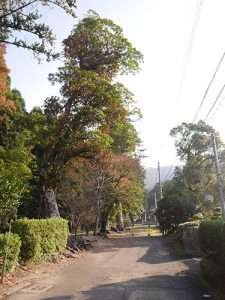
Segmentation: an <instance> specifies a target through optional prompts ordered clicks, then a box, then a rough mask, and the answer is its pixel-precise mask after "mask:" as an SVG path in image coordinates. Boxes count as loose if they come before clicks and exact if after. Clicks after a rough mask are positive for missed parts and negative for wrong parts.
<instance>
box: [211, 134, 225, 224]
mask: <svg viewBox="0 0 225 300" xmlns="http://www.w3.org/2000/svg"><path fill="white" fill-rule="evenodd" d="M211 138H212V146H213V152H214V159H215V163H216V174H217V183H218V191H219V195H220V203H221V208H222V215H223V220H225V207H224V196H223V187H222V177H221V173H220V165H219V159H218V152H217V146H216V139H215V135H214V134H212V135H211Z"/></svg>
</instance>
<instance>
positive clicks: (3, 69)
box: [0, 44, 15, 119]
mask: <svg viewBox="0 0 225 300" xmlns="http://www.w3.org/2000/svg"><path fill="white" fill-rule="evenodd" d="M5 54H6V47H5V46H4V45H1V44H0V117H1V119H2V118H3V115H4V113H5V111H6V110H10V111H13V110H15V105H14V102H13V101H11V100H10V99H8V97H7V95H6V94H7V92H8V86H7V78H8V75H9V69H8V68H7V66H6V62H5Z"/></svg>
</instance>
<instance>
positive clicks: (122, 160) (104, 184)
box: [59, 150, 143, 234]
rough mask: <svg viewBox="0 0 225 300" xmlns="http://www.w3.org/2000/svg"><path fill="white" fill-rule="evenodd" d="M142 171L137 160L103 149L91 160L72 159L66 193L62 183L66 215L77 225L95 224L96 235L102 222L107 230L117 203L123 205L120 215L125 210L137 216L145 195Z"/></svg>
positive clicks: (102, 229) (62, 202) (102, 228)
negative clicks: (141, 179) (141, 176)
mask: <svg viewBox="0 0 225 300" xmlns="http://www.w3.org/2000/svg"><path fill="white" fill-rule="evenodd" d="M141 170H142V169H141V167H140V166H139V163H138V161H137V160H136V159H133V158H131V157H129V156H126V155H122V154H113V153H112V152H108V151H102V150H101V151H100V153H99V154H97V155H95V156H94V157H93V158H92V159H84V158H82V159H81V158H76V159H73V160H72V161H71V163H70V165H69V166H68V168H67V173H68V175H69V178H70V181H69V182H70V185H69V186H70V188H68V189H66V191H67V192H66V193H65V190H64V186H65V183H63V186H62V189H61V190H60V191H59V194H60V195H59V196H60V198H61V199H62V201H61V202H60V205H61V206H62V208H63V210H64V214H66V213H68V212H69V215H68V216H67V217H69V219H70V220H71V221H73V222H74V224H78V222H82V223H85V224H86V225H88V224H89V225H91V224H93V225H94V224H95V225H94V233H95V234H97V232H98V228H99V222H100V223H101V231H102V232H105V231H106V226H107V222H108V218H109V216H110V214H111V213H113V211H114V210H115V204H118V205H119V206H120V207H121V208H122V206H123V208H122V210H121V211H120V210H119V211H118V212H117V214H119V213H121V212H122V211H123V212H126V213H127V214H129V213H130V214H132V215H135V214H136V213H138V212H139V210H140V203H141V202H142V198H143V197H142V196H143V195H142V185H141V182H140V174H139V172H141ZM66 182H68V177H67V181H66ZM71 187H72V189H71ZM65 199H66V201H65ZM87 207H88V209H87ZM65 212H66V213H65Z"/></svg>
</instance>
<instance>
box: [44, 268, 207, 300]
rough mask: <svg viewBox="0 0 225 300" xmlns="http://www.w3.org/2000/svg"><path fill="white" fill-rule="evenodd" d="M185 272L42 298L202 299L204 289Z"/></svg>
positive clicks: (54, 299) (102, 299) (74, 299)
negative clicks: (188, 277) (186, 275)
mask: <svg viewBox="0 0 225 300" xmlns="http://www.w3.org/2000/svg"><path fill="white" fill-rule="evenodd" d="M184 276H185V274H184V273H181V274H179V273H178V274H176V275H175V276H170V275H164V276H149V277H144V278H139V279H134V280H129V281H125V282H116V283H112V284H103V285H98V286H95V287H92V288H90V289H89V290H86V291H81V292H79V293H78V294H73V295H62V296H60V297H48V298H43V299H42V300H136V299H140V300H147V299H149V300H151V299H154V300H156V299H157V300H158V299H160V300H164V299H165V300H170V299H173V300H200V299H204V298H203V296H202V295H203V294H204V291H203V290H202V289H200V288H199V287H198V286H197V284H196V283H195V282H192V281H190V280H189V279H187V278H186V277H184Z"/></svg>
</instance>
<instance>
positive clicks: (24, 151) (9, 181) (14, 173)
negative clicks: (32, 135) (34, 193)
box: [0, 46, 33, 230]
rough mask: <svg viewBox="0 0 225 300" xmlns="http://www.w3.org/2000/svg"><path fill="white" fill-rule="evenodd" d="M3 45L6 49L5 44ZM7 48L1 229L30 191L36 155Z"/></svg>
mask: <svg viewBox="0 0 225 300" xmlns="http://www.w3.org/2000/svg"><path fill="white" fill-rule="evenodd" d="M1 49H3V50H4V49H5V47H4V46H1ZM4 52H5V51H3V52H2V57H1V59H0V63H1V66H2V69H1V72H0V75H1V81H0V86H1V87H0V88H1V92H2V93H1V109H0V111H1V123H0V124H1V125H0V198H1V201H0V219H1V222H0V229H1V230H4V229H5V228H6V227H7V225H8V221H9V220H10V219H13V218H15V217H16V215H17V210H18V207H19V205H20V202H21V198H22V196H23V195H24V193H26V192H27V191H28V186H29V185H28V179H29V178H30V177H31V170H30V168H29V164H30V162H31V161H32V159H33V157H32V155H31V147H30V146H28V145H27V141H28V136H29V134H28V130H27V129H25V128H24V126H23V125H22V118H23V117H24V116H25V114H26V112H25V107H24V100H23V98H22V96H21V94H20V92H19V91H17V90H11V87H10V78H9V77H8V75H9V71H8V70H7V67H6V65H5V61H4V56H3V55H4Z"/></svg>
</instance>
